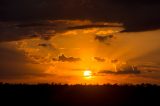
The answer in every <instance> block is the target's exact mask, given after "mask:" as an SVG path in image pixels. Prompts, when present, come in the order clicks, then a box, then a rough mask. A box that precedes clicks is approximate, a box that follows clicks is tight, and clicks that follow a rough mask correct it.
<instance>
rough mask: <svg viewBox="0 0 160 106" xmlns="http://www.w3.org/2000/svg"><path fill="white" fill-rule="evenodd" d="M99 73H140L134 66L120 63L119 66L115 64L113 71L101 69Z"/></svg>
mask: <svg viewBox="0 0 160 106" xmlns="http://www.w3.org/2000/svg"><path fill="white" fill-rule="evenodd" d="M99 73H101V74H140V73H141V72H140V70H138V69H137V67H136V66H132V65H128V64H126V65H121V66H116V70H115V71H109V70H102V71H100V72H99Z"/></svg>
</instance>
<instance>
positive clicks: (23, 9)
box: [0, 0, 160, 32]
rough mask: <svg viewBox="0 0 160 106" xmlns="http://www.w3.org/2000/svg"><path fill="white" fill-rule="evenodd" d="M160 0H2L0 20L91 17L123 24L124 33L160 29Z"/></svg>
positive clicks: (96, 19)
mask: <svg viewBox="0 0 160 106" xmlns="http://www.w3.org/2000/svg"><path fill="white" fill-rule="evenodd" d="M159 12H160V1H159V0H140V1H139V0H69V1H68V0H34V1H33V0H32V1H31V0H23V1H19V0H14V1H11V0H1V3H0V20H1V21H30V20H32V21H33V20H34V21H35V20H36V21H37V20H48V19H51V20H57V19H60V20H65V19H70V20H72V19H89V20H93V21H107V22H108V21H109V22H120V23H124V26H125V28H126V30H124V31H125V32H136V31H145V30H154V29H159V28H160V20H159V19H160V15H159Z"/></svg>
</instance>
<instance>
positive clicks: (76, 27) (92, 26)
mask: <svg viewBox="0 0 160 106" xmlns="http://www.w3.org/2000/svg"><path fill="white" fill-rule="evenodd" d="M95 27H98V28H105V27H120V25H82V26H74V27H68V28H67V29H69V30H74V29H86V28H95Z"/></svg>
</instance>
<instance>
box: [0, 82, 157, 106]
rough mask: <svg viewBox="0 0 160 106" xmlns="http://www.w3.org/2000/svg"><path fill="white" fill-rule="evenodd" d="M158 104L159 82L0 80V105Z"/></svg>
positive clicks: (97, 105)
mask: <svg viewBox="0 0 160 106" xmlns="http://www.w3.org/2000/svg"><path fill="white" fill-rule="evenodd" d="M124 104H128V105H130V104H135V105H141V104H146V105H148V104H151V105H152V106H160V86H157V85H150V84H142V85H116V84H115V85H110V84H107V85H101V86H100V85H72V86H71V85H70V86H69V85H56V84H52V85H49V84H37V85H25V84H14V85H13V84H12V85H11V84H0V106H8V105H10V106H17V105H19V106H24V105H25V106H26V105H27V106H39V105H41V106H42V105H43V106H47V105H52V106H112V105H124ZM141 106H144V105H141Z"/></svg>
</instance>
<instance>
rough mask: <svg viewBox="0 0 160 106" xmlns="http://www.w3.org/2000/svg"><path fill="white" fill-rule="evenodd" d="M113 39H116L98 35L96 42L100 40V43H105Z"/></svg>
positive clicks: (111, 36) (110, 36)
mask: <svg viewBox="0 0 160 106" xmlns="http://www.w3.org/2000/svg"><path fill="white" fill-rule="evenodd" d="M113 37H114V36H113V35H105V36H101V35H96V37H95V40H98V41H100V42H105V41H108V40H110V39H112V38H113ZM108 44H109V43H108Z"/></svg>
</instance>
